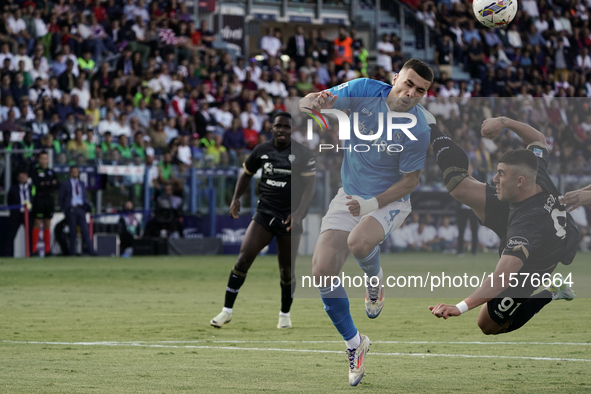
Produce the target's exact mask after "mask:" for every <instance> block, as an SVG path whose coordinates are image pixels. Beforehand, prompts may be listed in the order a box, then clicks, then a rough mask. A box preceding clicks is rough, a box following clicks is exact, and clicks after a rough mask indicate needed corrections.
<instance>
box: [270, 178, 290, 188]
mask: <svg viewBox="0 0 591 394" xmlns="http://www.w3.org/2000/svg"><path fill="white" fill-rule="evenodd" d="M266 183H267V185H269V186H274V187H285V185H287V182H279V181H274V180H273V179H267V182H266Z"/></svg>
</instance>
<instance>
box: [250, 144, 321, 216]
mask: <svg viewBox="0 0 591 394" xmlns="http://www.w3.org/2000/svg"><path fill="white" fill-rule="evenodd" d="M259 168H262V169H263V173H262V176H261V181H260V183H259V196H260V198H259V202H258V204H257V210H258V211H260V212H264V213H268V214H271V215H273V216H277V217H279V218H281V219H286V218H287V216H289V215H290V214H291V213H292V212H293V211H295V210H296V209H297V208H298V207H299V202H300V201H301V197H302V193H303V179H302V177H304V176H313V175H315V174H316V160H315V158H314V153H312V151H311V150H310V149H308V148H306V147H305V146H303V145H302V144H300V143H298V142H297V141H294V140H291V144H290V146H288V147H287V148H285V149H283V150H277V148H275V145H273V141H272V140H271V141H267V142H264V143H262V144H259V145H257V146H256V147H255V148H254V149H253V150H252V152H251V153H250V155H249V156H248V157H247V158H246V161H245V162H244V169H245V170H246V171H247V173H249V174H254V173H255V172H257V170H258V169H259ZM292 191H293V195H292Z"/></svg>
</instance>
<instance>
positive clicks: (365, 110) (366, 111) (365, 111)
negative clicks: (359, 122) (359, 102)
mask: <svg viewBox="0 0 591 394" xmlns="http://www.w3.org/2000/svg"><path fill="white" fill-rule="evenodd" d="M361 112H362V113H364V114H366V115H367V116H372V115H373V112H370V111H369V109H367V108H363V109H362V110H361Z"/></svg>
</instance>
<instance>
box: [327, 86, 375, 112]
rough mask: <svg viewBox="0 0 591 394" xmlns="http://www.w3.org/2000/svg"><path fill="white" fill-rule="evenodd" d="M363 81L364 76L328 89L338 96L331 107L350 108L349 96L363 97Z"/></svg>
mask: <svg viewBox="0 0 591 394" xmlns="http://www.w3.org/2000/svg"><path fill="white" fill-rule="evenodd" d="M365 82H366V78H360V79H354V80H352V81H349V82H344V83H342V84H340V85H338V86H335V87H332V88H330V89H328V91H329V92H331V93H332V94H334V95H335V96H338V98H337V101H335V103H334V106H333V108H334V109H351V100H350V98H354V97H365Z"/></svg>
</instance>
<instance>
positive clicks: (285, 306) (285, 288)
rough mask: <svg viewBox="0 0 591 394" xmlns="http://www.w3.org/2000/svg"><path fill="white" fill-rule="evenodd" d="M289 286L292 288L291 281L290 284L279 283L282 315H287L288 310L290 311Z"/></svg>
mask: <svg viewBox="0 0 591 394" xmlns="http://www.w3.org/2000/svg"><path fill="white" fill-rule="evenodd" d="M291 286H292V281H290V282H284V281H281V312H282V313H289V310H290V309H291V303H292V302H293V298H292V291H291Z"/></svg>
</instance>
